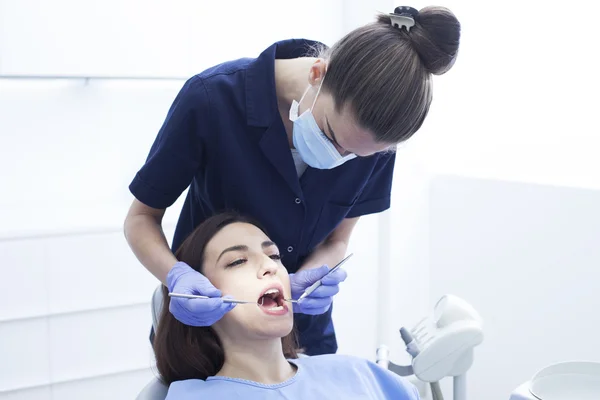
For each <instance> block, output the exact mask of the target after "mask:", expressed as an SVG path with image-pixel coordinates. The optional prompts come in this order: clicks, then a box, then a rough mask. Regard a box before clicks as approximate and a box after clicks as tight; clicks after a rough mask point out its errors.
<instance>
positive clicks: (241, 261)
mask: <svg viewBox="0 0 600 400" xmlns="http://www.w3.org/2000/svg"><path fill="white" fill-rule="evenodd" d="M269 258H270V259H271V260H275V261H279V260H281V255H279V254H271V255H270V256H269ZM246 261H248V260H247V259H245V258H238V259H237V260H235V261H232V262H230V263H229V264H227V265H226V266H225V268H231V267H236V266H238V265H242V264H244V263H245V262H246Z"/></svg>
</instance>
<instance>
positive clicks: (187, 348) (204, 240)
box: [153, 213, 298, 385]
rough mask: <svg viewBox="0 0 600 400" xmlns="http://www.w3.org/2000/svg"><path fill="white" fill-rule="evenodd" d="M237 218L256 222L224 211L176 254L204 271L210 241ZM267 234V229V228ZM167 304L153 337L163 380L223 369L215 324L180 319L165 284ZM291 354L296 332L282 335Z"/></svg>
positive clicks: (290, 355) (202, 376) (196, 376)
mask: <svg viewBox="0 0 600 400" xmlns="http://www.w3.org/2000/svg"><path fill="white" fill-rule="evenodd" d="M236 222H243V223H248V224H252V225H254V226H256V227H258V228H259V229H261V230H262V231H263V232H265V231H264V229H262V228H261V227H260V226H259V225H258V224H257V223H256V222H254V221H252V220H250V219H249V218H246V217H243V216H240V215H238V214H236V213H223V214H219V215H216V216H214V217H211V218H209V219H207V220H206V221H204V222H203V223H202V224H201V225H199V226H198V227H197V228H196V229H195V230H194V231H193V232H192V233H191V234H190V235H189V236H188V237H187V239H186V240H185V241H184V242H183V243H182V244H181V246H180V247H179V249H177V251H176V252H175V257H176V258H177V259H178V260H179V261H183V262H185V263H186V264H188V265H189V266H190V267H192V268H193V269H195V270H196V271H198V272H200V273H202V271H203V264H204V251H205V249H206V245H207V244H208V242H209V241H210V240H211V239H212V238H213V237H214V236H215V235H216V234H217V233H218V232H219V231H220V230H221V229H223V228H224V227H226V226H227V225H229V224H233V223H236ZM265 234H266V232H265ZM162 289H163V299H164V301H163V307H162V310H161V314H160V319H159V322H158V326H157V329H156V336H155V338H154V341H153V347H154V353H155V356H156V367H157V368H158V372H159V374H160V376H161V379H162V381H163V382H164V383H165V384H167V385H170V384H171V383H172V382H175V381H179V380H184V379H203V380H204V379H206V378H207V377H209V376H214V375H216V374H217V372H219V371H220V370H221V368H222V367H223V363H224V361H225V353H224V351H223V345H222V343H221V341H220V340H219V337H218V336H217V334H216V333H215V331H214V330H213V329H212V328H211V327H193V326H189V325H185V324H183V323H181V322H179V321H178V320H177V319H175V317H173V314H171V313H170V312H169V300H170V298H169V296H168V289H167V288H166V287H165V286H163V288H162ZM281 340H282V345H283V352H284V355H285V356H286V357H287V358H297V356H298V355H297V349H296V347H297V342H296V337H295V332H294V331H292V332H291V333H290V334H289V335H287V336H285V337H283V338H282V339H281Z"/></svg>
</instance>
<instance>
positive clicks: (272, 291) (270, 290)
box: [265, 289, 279, 294]
mask: <svg viewBox="0 0 600 400" xmlns="http://www.w3.org/2000/svg"><path fill="white" fill-rule="evenodd" d="M273 293H279V289H269V290H267V291H266V292H265V294H273Z"/></svg>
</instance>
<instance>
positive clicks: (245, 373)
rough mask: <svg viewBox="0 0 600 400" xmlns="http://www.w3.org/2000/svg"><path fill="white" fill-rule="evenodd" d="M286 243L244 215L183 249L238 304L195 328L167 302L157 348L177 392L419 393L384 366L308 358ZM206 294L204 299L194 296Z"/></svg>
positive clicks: (183, 256) (204, 229)
mask: <svg viewBox="0 0 600 400" xmlns="http://www.w3.org/2000/svg"><path fill="white" fill-rule="evenodd" d="M279 254H280V253H279V249H278V248H277V246H276V245H275V244H274V243H273V242H271V241H270V240H269V238H268V236H267V235H266V234H265V232H264V231H263V230H261V229H260V228H259V227H258V225H257V224H255V223H254V222H251V221H250V220H248V219H246V218H244V217H241V216H238V215H235V214H220V215H217V216H215V217H212V218H210V219H208V220H206V221H205V222H204V223H203V224H201V225H200V226H199V227H198V228H197V229H196V230H195V231H194V232H193V233H192V234H191V235H190V236H189V237H188V238H187V239H186V240H185V242H184V243H183V244H182V245H181V247H180V248H179V249H178V251H177V252H176V254H175V255H176V257H177V259H178V260H180V261H184V262H186V263H187V264H188V265H190V266H191V267H192V268H194V269H196V270H198V271H199V272H201V273H202V274H204V275H205V276H206V277H207V278H208V279H209V280H210V282H211V283H212V284H213V285H214V286H215V287H217V288H218V289H220V290H221V292H222V293H223V295H228V296H231V297H233V298H235V299H238V300H248V301H253V302H257V303H261V304H262V305H258V304H257V305H254V304H238V305H236V306H235V307H234V308H233V309H232V310H231V311H229V312H228V313H227V314H225V316H224V317H223V318H222V319H221V320H219V321H217V322H216V323H215V324H213V325H212V326H211V327H192V326H187V325H184V324H182V323H181V322H179V321H178V320H176V319H175V318H174V317H173V315H172V314H171V313H170V312H169V297H168V296H167V292H166V288H163V290H164V292H163V294H165V301H164V303H163V308H162V312H161V316H160V321H159V323H158V329H157V332H156V338H155V340H154V351H155V354H156V363H157V368H158V371H159V373H160V375H161V378H162V380H163V382H164V383H165V384H167V385H169V391H168V395H167V400H187V399H213V398H220V399H230V398H242V399H248V400H251V399H267V400H268V399H275V398H277V399H282V398H285V399H311V398H314V399H321V398H328V399H352V398H361V399H400V400H402V399H406V400H417V399H419V395H418V392H417V390H416V388H415V387H414V386H412V385H411V384H410V383H408V382H407V381H405V380H404V379H403V378H401V377H399V376H397V375H395V374H393V373H392V372H390V371H387V370H385V369H383V368H381V367H379V366H378V365H376V364H374V363H372V362H370V361H367V360H364V359H361V358H357V357H351V356H343V355H337V354H329V355H320V356H313V357H300V358H298V354H297V351H296V348H295V344H296V343H295V340H294V336H293V315H294V314H293V310H292V307H293V304H292V303H290V302H287V301H285V300H284V299H290V298H291V295H290V282H289V277H288V273H287V270H286V269H285V267H284V266H283V264H282V263H281V257H280V255H279ZM192 301H204V300H192Z"/></svg>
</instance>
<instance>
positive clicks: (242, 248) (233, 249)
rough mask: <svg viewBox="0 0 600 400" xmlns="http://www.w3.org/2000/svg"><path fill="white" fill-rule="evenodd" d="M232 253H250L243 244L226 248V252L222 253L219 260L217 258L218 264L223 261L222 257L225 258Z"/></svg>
mask: <svg viewBox="0 0 600 400" xmlns="http://www.w3.org/2000/svg"><path fill="white" fill-rule="evenodd" d="M230 251H248V246H245V245H243V244H238V245H237V246H231V247H228V248H226V249H225V250H223V251H222V252H221V254H220V255H219V258H217V262H219V260H220V259H221V257H223V255H224V254H225V253H228V252H230Z"/></svg>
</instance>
